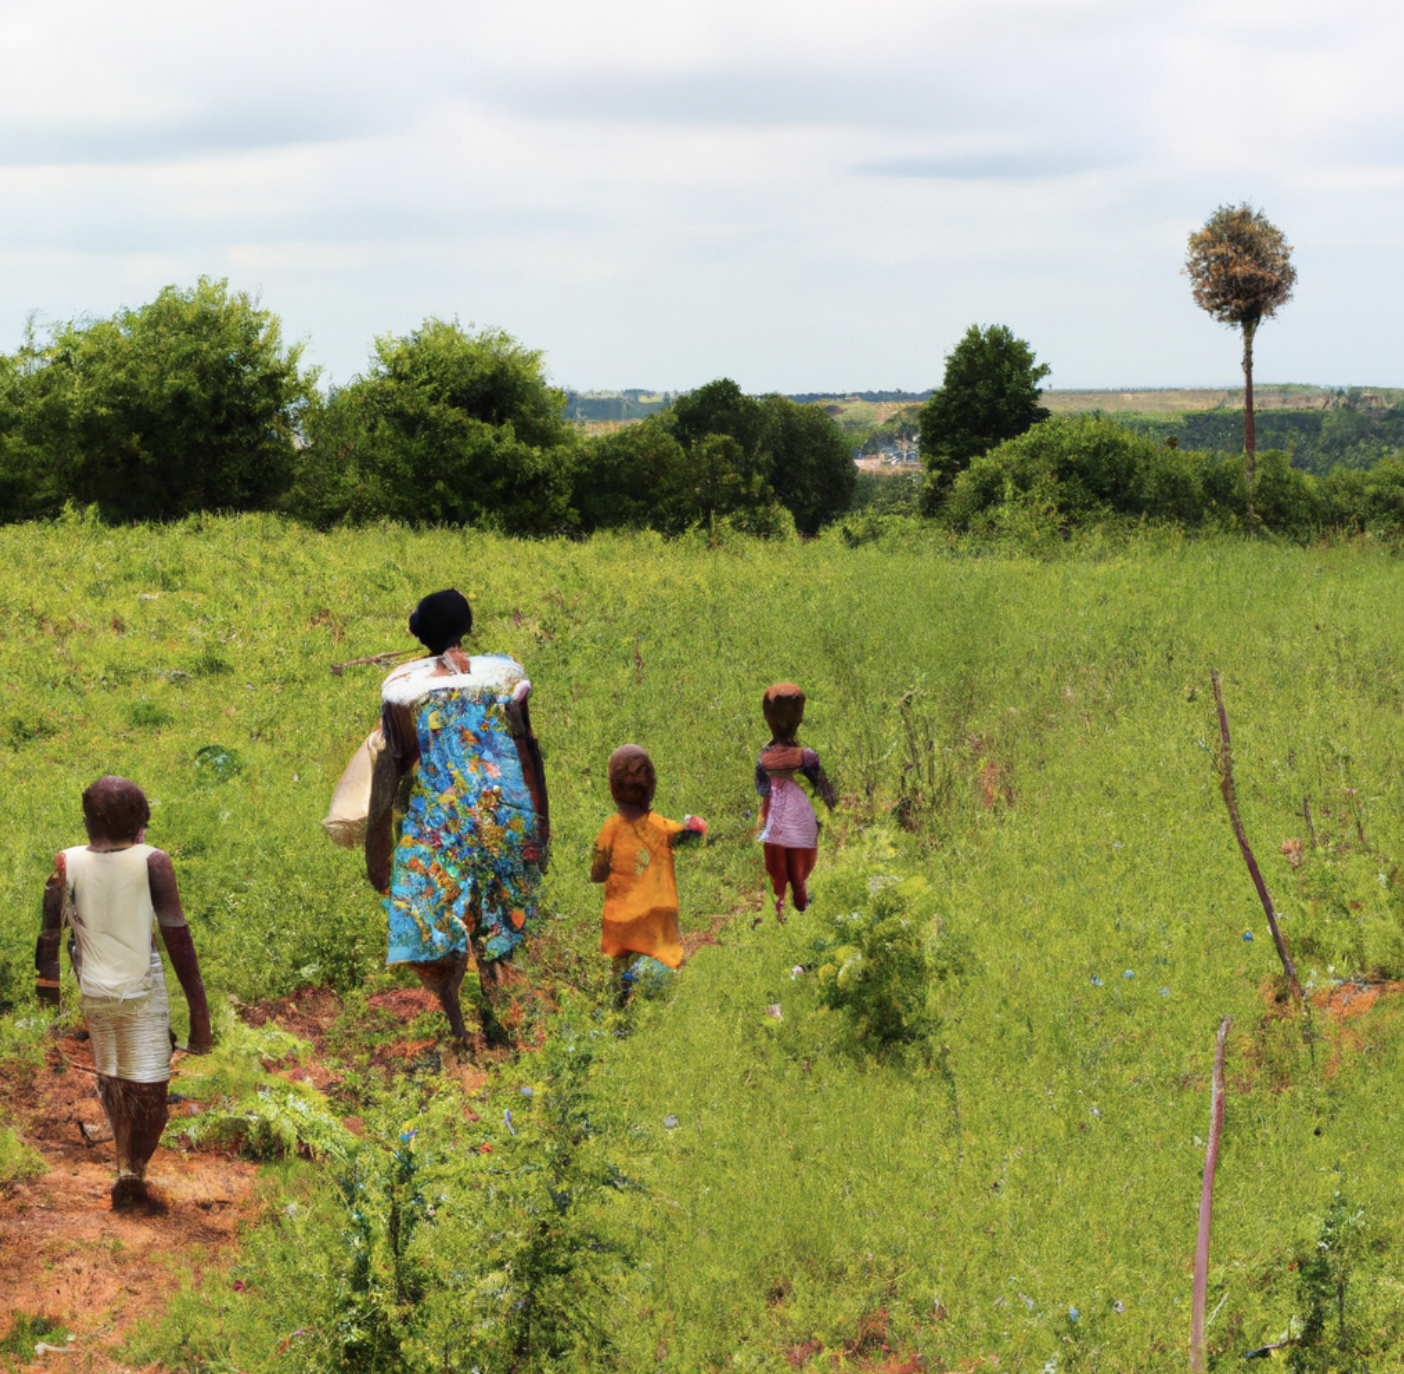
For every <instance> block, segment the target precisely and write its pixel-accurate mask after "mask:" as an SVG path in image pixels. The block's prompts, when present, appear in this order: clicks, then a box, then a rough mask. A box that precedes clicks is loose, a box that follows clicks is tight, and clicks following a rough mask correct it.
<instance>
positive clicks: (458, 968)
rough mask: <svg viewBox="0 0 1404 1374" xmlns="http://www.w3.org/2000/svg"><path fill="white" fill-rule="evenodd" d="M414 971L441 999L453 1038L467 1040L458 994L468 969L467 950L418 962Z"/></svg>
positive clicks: (466, 1030) (466, 1029) (466, 1028)
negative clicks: (429, 961) (431, 961)
mask: <svg viewBox="0 0 1404 1374" xmlns="http://www.w3.org/2000/svg"><path fill="white" fill-rule="evenodd" d="M414 971H415V972H416V973H417V974H418V975H419V981H420V982H421V983H422V984H423V985H424V986H425V987H426V988H428V989H429V991H430V992H432V993H433V994H434V996H435V997H437V998H438V999H439V1005H440V1006H441V1007H442V1008H443V1009H444V1015H445V1016H447V1017H448V1023H449V1031H450V1033H451V1034H452V1036H453V1038H454V1039H455V1040H467V1038H468V1027H467V1026H465V1025H464V1024H463V1006H462V1003H461V1002H460V1001H459V996H458V990H459V989H460V988H461V987H462V986H463V975H464V974H465V973H466V972H467V971H468V954H467V951H465V950H459V951H457V952H456V953H453V954H450V955H448V956H447V957H446V958H443V959H436V960H435V961H434V962H433V963H431V964H416V965H415V966H414Z"/></svg>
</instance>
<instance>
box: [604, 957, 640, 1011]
mask: <svg viewBox="0 0 1404 1374" xmlns="http://www.w3.org/2000/svg"><path fill="white" fill-rule="evenodd" d="M637 957H638V956H637V955H636V954H634V953H633V952H632V951H630V950H625V951H624V953H623V954H616V955H615V956H614V959H613V960H612V961H611V964H610V970H609V985H610V988H611V989H612V990H613V993H614V1002H615V1005H616V1006H618V1007H621V1008H622V1007H623V1006H624V1004H625V1003H626V1002H627V1001H628V1000H629V988H628V985H627V984H626V983H625V982H624V975H625V974H626V973H628V971H629V965H630V963H631V962H632V961H633V960H634V959H636V958H637Z"/></svg>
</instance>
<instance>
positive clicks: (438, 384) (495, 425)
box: [0, 278, 855, 535]
mask: <svg viewBox="0 0 1404 1374" xmlns="http://www.w3.org/2000/svg"><path fill="white" fill-rule="evenodd" d="M317 382H318V374H317V371H316V369H315V368H309V367H306V366H304V362H303V346H302V345H301V344H297V343H293V344H288V343H286V342H285V341H284V339H283V336H282V329H281V325H280V322H279V320H278V317H277V316H276V315H275V314H273V313H272V312H271V311H269V310H266V309H263V308H262V307H261V306H260V305H259V304H258V303H257V302H256V301H255V300H253V299H252V298H250V297H249V296H248V295H246V294H244V293H241V292H233V291H230V290H229V288H228V284H227V283H226V282H224V281H216V280H212V279H209V278H201V279H200V281H199V282H198V283H197V284H196V285H195V286H194V287H192V288H190V289H185V290H183V289H180V288H177V287H174V286H171V287H167V288H166V289H165V290H163V291H162V292H161V293H160V294H159V295H158V296H157V298H156V299H155V300H154V301H151V302H150V303H148V304H146V305H143V306H141V307H138V308H135V309H124V310H121V311H119V312H117V314H115V315H113V316H112V317H111V318H110V319H103V320H96V321H74V322H70V323H67V324H62V325H59V326H57V327H55V328H54V329H52V330H51V331H49V333H48V335H47V336H46V337H44V338H40V337H39V336H38V334H37V332H36V331H35V330H34V329H33V327H32V326H31V327H30V329H29V330H28V331H27V333H26V337H25V339H24V341H23V343H22V345H21V347H20V349H19V350H18V351H17V352H16V353H14V354H13V355H10V356H5V357H0V519H4V520H24V519H35V518H46V517H50V516H53V515H56V514H57V513H59V512H60V511H61V510H62V509H63V508H64V506H65V505H66V504H68V503H70V502H71V503H76V504H79V505H83V506H96V507H97V509H98V510H99V511H100V513H101V514H102V516H103V517H104V518H105V519H109V520H113V521H132V520H171V519H178V518H181V517H183V516H186V515H189V514H192V513H194V512H197V511H215V510H219V511H250V510H273V511H281V512H284V513H286V514H288V515H290V516H292V517H294V518H296V519H299V520H303V521H306V522H308V523H311V524H314V525H318V526H329V525H334V524H342V523H346V524H358V523H365V522H368V521H375V520H384V519H389V520H396V521H403V522H406V523H411V524H472V525H482V526H488V527H492V528H496V529H500V530H502V531H503V532H504V533H508V534H514V535H545V534H557V533H566V534H570V533H588V532H590V531H592V530H597V529H615V528H628V527H636V528H643V527H648V528H654V529H659V530H662V531H663V532H664V533H669V534H674V533H679V532H681V531H683V530H686V529H689V528H692V527H694V526H698V525H711V524H714V523H715V522H716V521H719V520H721V521H727V522H729V523H731V524H732V525H734V526H736V527H738V528H740V529H744V530H749V531H753V532H755V533H757V534H775V533H780V532H783V531H785V530H789V529H797V530H799V531H800V532H802V533H806V534H812V533H815V532H817V531H818V530H819V529H820V528H821V527H822V526H823V525H825V524H826V523H828V522H829V521H831V520H833V519H834V518H835V517H837V516H838V515H841V514H843V513H844V512H845V511H847V510H848V509H849V507H850V504H851V502H852V499H853V490H854V481H855V472H854V467H853V462H852V457H851V454H850V452H849V445H848V442H847V440H846V439H845V437H844V436H843V434H842V433H841V431H840V430H839V428H838V426H837V425H835V424H834V422H833V421H832V419H830V417H829V416H828V415H826V414H825V413H824V411H823V410H822V409H820V408H819V407H817V406H812V405H800V404H797V403H796V402H794V401H791V400H787V399H786V398H785V397H783V396H778V395H770V396H762V397H753V396H748V395H746V394H744V393H743V392H742V390H741V388H740V387H739V386H737V384H736V383H735V382H732V381H730V380H728V379H725V378H722V379H719V380H717V381H714V382H710V383H708V384H707V385H706V386H703V387H700V388H699V389H697V390H696V391H693V392H691V393H689V394H688V395H685V396H682V397H680V398H678V399H677V400H676V401H675V402H674V404H673V405H672V406H670V407H669V408H668V409H666V410H665V411H663V412H662V413H661V414H659V415H656V416H651V417H649V418H648V419H646V420H644V421H642V422H641V423H639V424H634V425H630V426H628V427H627V428H624V429H620V430H618V431H617V432H614V433H610V434H605V435H601V436H598V437H589V436H586V435H585V434H584V433H583V432H582V431H581V429H580V428H579V427H577V426H576V425H574V424H572V423H571V422H570V421H569V419H568V418H567V415H566V402H567V398H566V395H565V393H564V392H563V391H561V390H559V389H558V388H556V387H553V386H551V385H550V383H549V382H548V381H547V379H546V376H545V371H544V368H543V363H542V355H541V354H540V353H539V352H537V351H534V350H532V349H529V348H525V347H523V346H522V345H521V344H520V343H519V342H517V340H515V339H514V338H512V337H511V336H510V335H509V334H507V333H505V332H504V331H502V330H498V329H484V330H481V331H477V332H474V331H471V330H465V329H463V328H462V327H461V326H460V325H459V324H457V323H456V322H450V321H445V320H439V319H430V320H426V321H425V322H424V324H423V325H422V326H421V327H420V328H419V329H417V330H415V331H414V332H412V333H410V334H407V335H404V336H396V335H386V336H384V337H382V338H380V339H377V340H376V342H375V347H374V352H373V355H372V357H371V360H370V365H369V366H368V368H367V369H366V371H365V372H364V373H363V374H362V375H360V376H358V377H356V378H354V379H353V380H352V381H351V382H350V383H348V384H347V385H346V386H343V387H337V388H334V389H332V390H331V391H330V392H329V393H327V394H326V395H323V394H322V393H321V391H320V390H319V389H318V385H317Z"/></svg>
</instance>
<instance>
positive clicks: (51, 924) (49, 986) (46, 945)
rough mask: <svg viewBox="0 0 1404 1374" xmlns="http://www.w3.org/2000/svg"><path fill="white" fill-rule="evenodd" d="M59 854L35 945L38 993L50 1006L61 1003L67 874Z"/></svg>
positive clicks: (45, 898) (45, 888)
mask: <svg viewBox="0 0 1404 1374" xmlns="http://www.w3.org/2000/svg"><path fill="white" fill-rule="evenodd" d="M62 862H63V855H61V854H60V855H59V857H58V861H57V862H56V863H55V865H54V871H53V872H52V873H51V874H50V875H49V881H48V882H47V883H45V884H44V907H43V915H42V916H41V917H40V922H39V939H38V940H37V941H36V942H35V945H34V995H35V996H36V997H37V998H38V999H39V1000H40V1001H41V1002H43V1003H45V1004H46V1005H48V1006H51V1007H56V1006H58V1004H59V944H60V939H61V937H62V935H63V889H64V885H65V880H64V875H63V873H62V871H61V865H62Z"/></svg>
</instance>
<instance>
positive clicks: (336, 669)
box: [331, 647, 424, 677]
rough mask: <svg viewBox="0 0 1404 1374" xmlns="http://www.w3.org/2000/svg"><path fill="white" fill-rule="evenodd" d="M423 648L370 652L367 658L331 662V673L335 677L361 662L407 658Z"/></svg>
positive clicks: (386, 661) (421, 651) (382, 661)
mask: <svg viewBox="0 0 1404 1374" xmlns="http://www.w3.org/2000/svg"><path fill="white" fill-rule="evenodd" d="M423 652H424V650H423V649H420V648H418V647H416V648H413V649H391V650H390V652H389V653H388V654H372V655H371V656H370V657H369V658H348V659H347V660H346V662H345V663H333V664H332V665H331V670H332V674H333V676H335V677H340V676H341V670H342V669H343V668H355V667H357V666H359V665H360V664H362V663H389V662H391V661H392V660H393V659H397V658H408V657H409V656H410V655H411V654H421V653H423Z"/></svg>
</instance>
